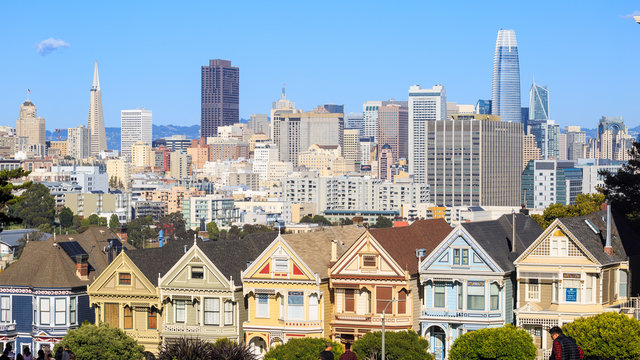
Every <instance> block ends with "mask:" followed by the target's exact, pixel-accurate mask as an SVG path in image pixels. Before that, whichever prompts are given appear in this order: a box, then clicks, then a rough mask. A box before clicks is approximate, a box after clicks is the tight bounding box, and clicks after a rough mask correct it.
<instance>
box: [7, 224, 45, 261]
mask: <svg viewBox="0 0 640 360" xmlns="http://www.w3.org/2000/svg"><path fill="white" fill-rule="evenodd" d="M42 240H44V233H43V232H42V231H39V230H36V231H31V232H28V233H26V234H24V235H23V236H22V237H21V238H20V239H18V247H17V248H16V250H15V252H14V253H13V257H14V258H16V259H18V258H19V257H20V256H21V255H22V250H24V247H25V246H26V245H27V241H42Z"/></svg>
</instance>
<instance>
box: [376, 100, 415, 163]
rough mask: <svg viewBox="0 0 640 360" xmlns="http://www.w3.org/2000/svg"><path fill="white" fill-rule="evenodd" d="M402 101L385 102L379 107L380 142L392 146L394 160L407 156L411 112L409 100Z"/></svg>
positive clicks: (378, 137)
mask: <svg viewBox="0 0 640 360" xmlns="http://www.w3.org/2000/svg"><path fill="white" fill-rule="evenodd" d="M402 103H404V104H398V103H393V104H386V105H385V104H383V105H382V106H381V107H380V108H379V109H378V136H377V139H378V143H379V144H381V145H389V146H390V148H391V152H392V153H393V159H394V160H397V159H400V158H404V159H406V158H407V141H408V140H409V134H408V125H409V112H408V109H407V102H406V101H403V102H402ZM389 165H391V164H389Z"/></svg>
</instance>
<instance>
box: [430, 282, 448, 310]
mask: <svg viewBox="0 0 640 360" xmlns="http://www.w3.org/2000/svg"><path fill="white" fill-rule="evenodd" d="M446 305H447V285H446V283H445V282H443V281H436V282H434V283H433V307H434V308H437V309H442V308H444V307H445V306H446Z"/></svg>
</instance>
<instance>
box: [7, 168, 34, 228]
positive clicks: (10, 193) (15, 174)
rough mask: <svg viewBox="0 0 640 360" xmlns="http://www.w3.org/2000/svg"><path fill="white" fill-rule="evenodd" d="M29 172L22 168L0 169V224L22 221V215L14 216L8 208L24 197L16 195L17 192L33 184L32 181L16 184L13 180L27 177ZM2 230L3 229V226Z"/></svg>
mask: <svg viewBox="0 0 640 360" xmlns="http://www.w3.org/2000/svg"><path fill="white" fill-rule="evenodd" d="M29 173H30V172H29V171H24V169H22V168H18V169H14V170H2V171H0V224H2V225H4V226H7V225H9V224H15V223H20V222H22V219H21V218H20V217H16V216H13V215H12V214H11V212H10V211H8V210H9V206H12V205H14V204H15V203H16V202H17V201H19V200H20V199H21V198H22V196H15V195H14V194H15V192H16V191H20V190H24V189H28V188H29V187H30V186H31V182H30V181H29V182H26V183H24V184H22V185H14V184H13V183H12V182H11V181H12V180H16V179H20V178H22V177H25V176H27V175H29ZM0 231H2V230H1V228H0Z"/></svg>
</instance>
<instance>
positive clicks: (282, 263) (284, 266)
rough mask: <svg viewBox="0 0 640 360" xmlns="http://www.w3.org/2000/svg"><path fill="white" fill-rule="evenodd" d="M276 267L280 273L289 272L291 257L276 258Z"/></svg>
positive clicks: (276, 270)
mask: <svg viewBox="0 0 640 360" xmlns="http://www.w3.org/2000/svg"><path fill="white" fill-rule="evenodd" d="M274 268H275V272H278V273H286V272H289V259H275V265H274Z"/></svg>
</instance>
